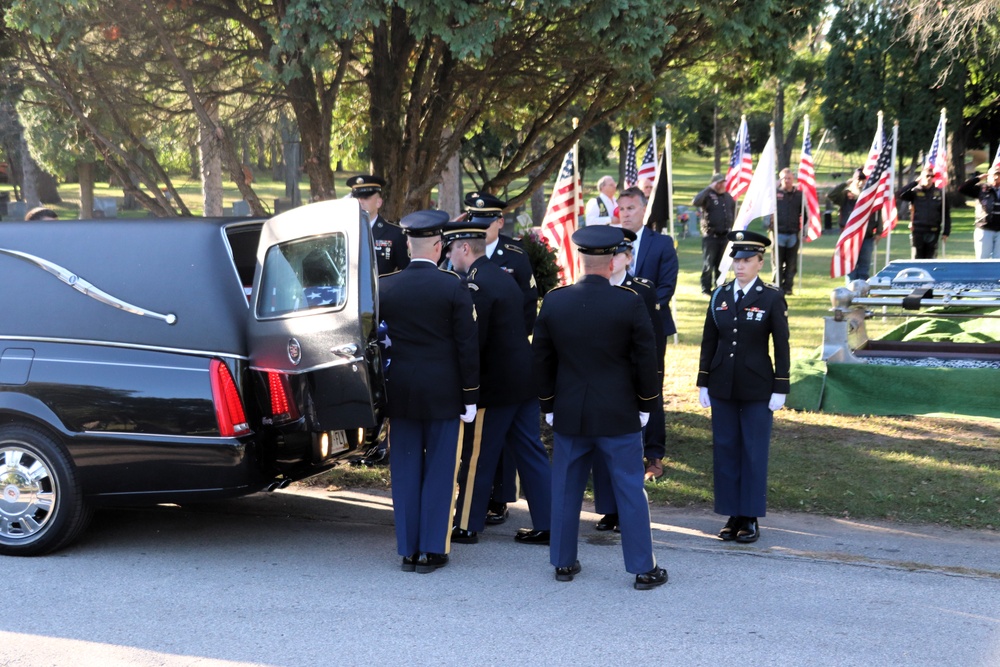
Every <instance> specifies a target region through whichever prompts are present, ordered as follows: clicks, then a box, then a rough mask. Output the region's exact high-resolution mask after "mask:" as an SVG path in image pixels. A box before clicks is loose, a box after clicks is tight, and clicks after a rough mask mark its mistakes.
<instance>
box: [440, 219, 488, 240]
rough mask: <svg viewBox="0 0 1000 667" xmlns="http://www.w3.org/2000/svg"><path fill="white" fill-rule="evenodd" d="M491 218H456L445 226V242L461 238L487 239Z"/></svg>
mask: <svg viewBox="0 0 1000 667" xmlns="http://www.w3.org/2000/svg"><path fill="white" fill-rule="evenodd" d="M489 226H490V221H489V220H483V219H477V218H472V219H470V220H455V221H452V222H448V223H447V224H445V226H444V242H445V244H448V243H451V242H452V241H458V240H459V239H485V238H486V230H487V228H489Z"/></svg>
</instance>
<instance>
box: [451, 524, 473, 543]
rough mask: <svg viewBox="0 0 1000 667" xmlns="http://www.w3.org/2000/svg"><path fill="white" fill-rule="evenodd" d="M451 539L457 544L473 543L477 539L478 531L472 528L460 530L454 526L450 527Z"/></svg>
mask: <svg viewBox="0 0 1000 667" xmlns="http://www.w3.org/2000/svg"><path fill="white" fill-rule="evenodd" d="M451 541H452V542H458V543H459V544H475V543H476V542H478V541H479V533H477V532H476V531H474V530H462V529H461V528H459V527H458V526H455V527H454V528H452V529H451Z"/></svg>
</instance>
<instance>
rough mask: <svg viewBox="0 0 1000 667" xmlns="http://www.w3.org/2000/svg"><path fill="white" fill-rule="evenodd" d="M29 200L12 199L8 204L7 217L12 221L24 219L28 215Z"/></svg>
mask: <svg viewBox="0 0 1000 667" xmlns="http://www.w3.org/2000/svg"><path fill="white" fill-rule="evenodd" d="M29 210H31V209H29V208H28V202H23V201H12V202H11V203H9V204H7V219H8V220H12V221H17V220H24V216H26V215H28V211H29Z"/></svg>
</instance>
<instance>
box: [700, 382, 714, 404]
mask: <svg viewBox="0 0 1000 667" xmlns="http://www.w3.org/2000/svg"><path fill="white" fill-rule="evenodd" d="M698 402H699V403H701V407H703V408H710V407H712V399H710V398H709V397H708V387H698Z"/></svg>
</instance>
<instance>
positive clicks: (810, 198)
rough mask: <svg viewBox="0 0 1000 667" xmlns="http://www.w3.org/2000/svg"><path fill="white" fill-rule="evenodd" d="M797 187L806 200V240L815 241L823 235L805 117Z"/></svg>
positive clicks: (807, 121)
mask: <svg viewBox="0 0 1000 667" xmlns="http://www.w3.org/2000/svg"><path fill="white" fill-rule="evenodd" d="M798 179H799V187H800V188H801V189H802V198H803V199H804V200H805V202H806V219H807V220H808V222H807V223H806V241H815V240H816V239H818V238H819V237H820V236H822V235H823V223H822V221H821V220H820V219H819V195H817V194H816V171H815V169H814V168H813V156H812V140H810V139H809V118H808V116H807V117H806V122H805V130H804V131H803V134H802V157H801V158H800V159H799V174H798Z"/></svg>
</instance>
